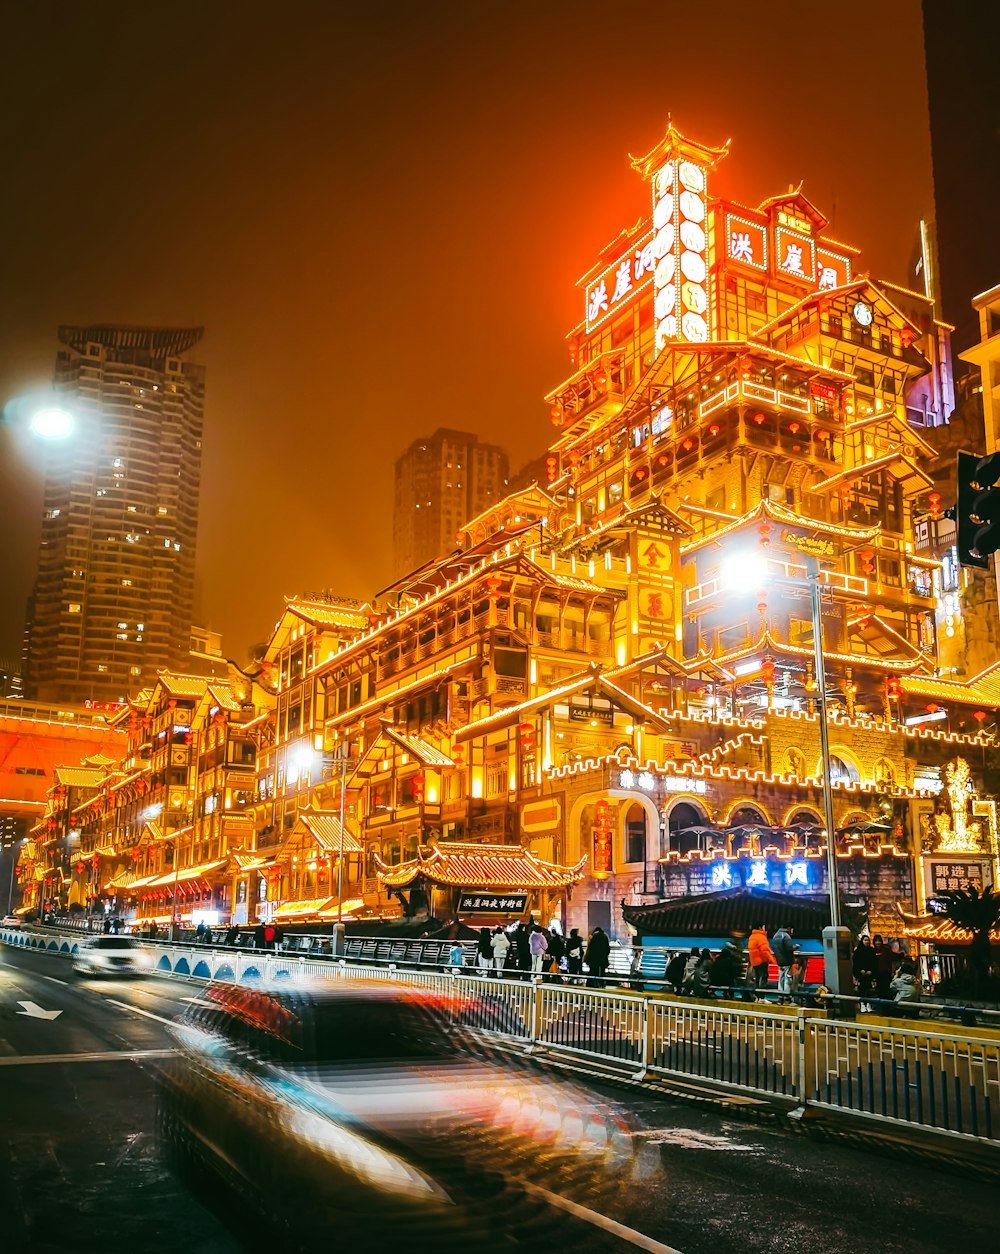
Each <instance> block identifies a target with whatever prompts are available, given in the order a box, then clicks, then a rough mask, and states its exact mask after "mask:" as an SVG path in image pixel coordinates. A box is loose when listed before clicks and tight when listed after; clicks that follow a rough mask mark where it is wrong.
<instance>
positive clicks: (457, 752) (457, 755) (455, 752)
mask: <svg viewBox="0 0 1000 1254" xmlns="http://www.w3.org/2000/svg"><path fill="white" fill-rule="evenodd" d="M451 756H452V759H453V761H454V763H455V765H456V766H464V765H465V747H464V745H455V747H454V748H453V749H452V751H451Z"/></svg>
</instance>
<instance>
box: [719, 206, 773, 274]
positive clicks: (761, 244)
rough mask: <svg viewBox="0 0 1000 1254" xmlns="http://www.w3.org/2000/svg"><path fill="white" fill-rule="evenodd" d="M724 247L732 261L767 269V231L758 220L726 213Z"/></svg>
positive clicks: (757, 268) (758, 268)
mask: <svg viewBox="0 0 1000 1254" xmlns="http://www.w3.org/2000/svg"><path fill="white" fill-rule="evenodd" d="M726 248H727V251H728V253H729V256H730V257H731V258H732V260H733V261H738V262H740V263H741V264H742V265H744V266H753V267H754V269H756V270H766V269H767V260H768V259H767V232H766V230H765V228H764V227H763V226H762V225H761V224H760V223H759V222H751V221H750V220H749V219H748V218H741V217H739V216H738V215H737V214H735V213H727V214H726Z"/></svg>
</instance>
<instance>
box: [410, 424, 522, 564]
mask: <svg viewBox="0 0 1000 1254" xmlns="http://www.w3.org/2000/svg"><path fill="white" fill-rule="evenodd" d="M507 479H508V465H507V454H506V453H505V452H504V451H503V449H502V448H499V447H497V445H495V444H483V443H481V442H480V440H479V438H478V436H475V435H472V434H470V432H468V431H451V430H449V429H447V428H444V427H439V428H438V430H437V431H435V432H434V434H433V435H431V436H427V437H426V438H423V439H419V440H414V441H413V443H412V444H411V445H410V447H409V448H408V449H407V450H406V452H405V453H403V454H402V456H401V457H399V458H398V459H397V461H396V472H395V495H394V498H393V546H394V552H393V565H394V570H395V572H396V573H397V574H398V575H405V574H408V573H409V572H410V571H413V570H416V569H417V568H418V567H419V566H423V565H424V564H425V563H426V562H429V561H433V560H434V559H435V558H438V557H443V556H444V555H445V554H446V553H450V552H452V550H453V549H454V548H455V547H456V544H457V540H456V532H457V531H458V529H459V528H460V527H461V526H462V524H463V523H464V522H465V521H466V519H468V518H472V517H474V516H475V515H476V514H478V513H480V512H481V511H482V510H484V509H486V508H487V507H488V506H490V505H492V504H495V503H496V502H497V501H499V500H500V499H501V498H502V497H504V496H506V494H507Z"/></svg>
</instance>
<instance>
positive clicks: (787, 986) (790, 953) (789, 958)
mask: <svg viewBox="0 0 1000 1254" xmlns="http://www.w3.org/2000/svg"><path fill="white" fill-rule="evenodd" d="M796 949H797V946H796V944H795V942H794V941H793V940H792V928H790V927H785V926H781V927H779V928H778V930H777V931H776V932H775V934H774V935H773V936H772V937H771V951H772V953H773V954H774V961H775V962H776V963H777V964H778V992H779V993H781V994H782V995H783V996H785V997H787V996H789V995H790V994H791V991H792V963H793V962H794V961H795V952H796Z"/></svg>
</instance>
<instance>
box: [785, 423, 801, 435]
mask: <svg viewBox="0 0 1000 1254" xmlns="http://www.w3.org/2000/svg"><path fill="white" fill-rule="evenodd" d="M788 430H789V431H790V432H791V433H792V435H798V433H799V432H800V431H801V430H802V426H801V424H800V423H797V422H790V423H789V424H788Z"/></svg>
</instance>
